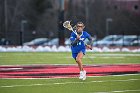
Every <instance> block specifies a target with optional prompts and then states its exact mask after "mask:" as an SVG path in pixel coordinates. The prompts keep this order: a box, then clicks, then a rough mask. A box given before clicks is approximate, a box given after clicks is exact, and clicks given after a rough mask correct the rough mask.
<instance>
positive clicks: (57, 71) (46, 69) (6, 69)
mask: <svg viewBox="0 0 140 93" xmlns="http://www.w3.org/2000/svg"><path fill="white" fill-rule="evenodd" d="M84 68H85V70H86V71H87V76H105V75H120V74H139V73H140V64H128V65H85V66H84ZM78 76H79V70H78V67H77V65H26V66H0V78H65V77H78Z"/></svg>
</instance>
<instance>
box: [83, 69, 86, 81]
mask: <svg viewBox="0 0 140 93" xmlns="http://www.w3.org/2000/svg"><path fill="white" fill-rule="evenodd" d="M82 80H86V71H85V70H84V71H83V79H82Z"/></svg>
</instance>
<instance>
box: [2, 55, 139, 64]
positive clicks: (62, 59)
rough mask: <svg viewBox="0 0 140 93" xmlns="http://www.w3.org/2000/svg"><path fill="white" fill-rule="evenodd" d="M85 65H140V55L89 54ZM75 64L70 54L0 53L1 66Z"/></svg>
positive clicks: (85, 58) (84, 61) (85, 59)
mask: <svg viewBox="0 0 140 93" xmlns="http://www.w3.org/2000/svg"><path fill="white" fill-rule="evenodd" d="M83 63H84V64H93V65H94V64H139V63H140V53H87V54H86V55H85V56H84V59H83ZM17 64H75V61H74V59H73V58H72V57H71V53H70V52H61V53H59V52H49V53H46V52H39V53H37V52H30V53H28V52H20V53H16V52H14V53H13V52H10V53H0V65H17Z"/></svg>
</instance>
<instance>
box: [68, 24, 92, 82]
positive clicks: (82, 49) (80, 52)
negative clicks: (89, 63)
mask: <svg viewBox="0 0 140 93" xmlns="http://www.w3.org/2000/svg"><path fill="white" fill-rule="evenodd" d="M84 28H85V26H84V24H83V23H82V22H78V23H77V24H76V32H77V35H76V34H75V33H74V32H72V33H71V36H70V40H71V51H72V57H73V58H74V59H75V61H76V62H77V64H78V67H79V70H80V76H79V79H82V80H85V79H86V71H85V70H84V68H83V65H82V58H83V56H84V55H85V53H86V48H88V49H92V38H91V36H90V35H89V34H88V33H87V32H86V31H83V30H84ZM86 38H88V40H89V41H90V45H87V44H84V40H85V39H86Z"/></svg>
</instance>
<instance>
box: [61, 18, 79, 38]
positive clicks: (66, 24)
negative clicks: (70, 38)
mask: <svg viewBox="0 0 140 93" xmlns="http://www.w3.org/2000/svg"><path fill="white" fill-rule="evenodd" d="M63 26H64V27H65V28H67V29H68V30H70V31H72V32H74V33H75V34H76V35H77V32H76V31H74V30H73V27H72V26H71V24H70V21H65V22H64V23H63Z"/></svg>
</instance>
